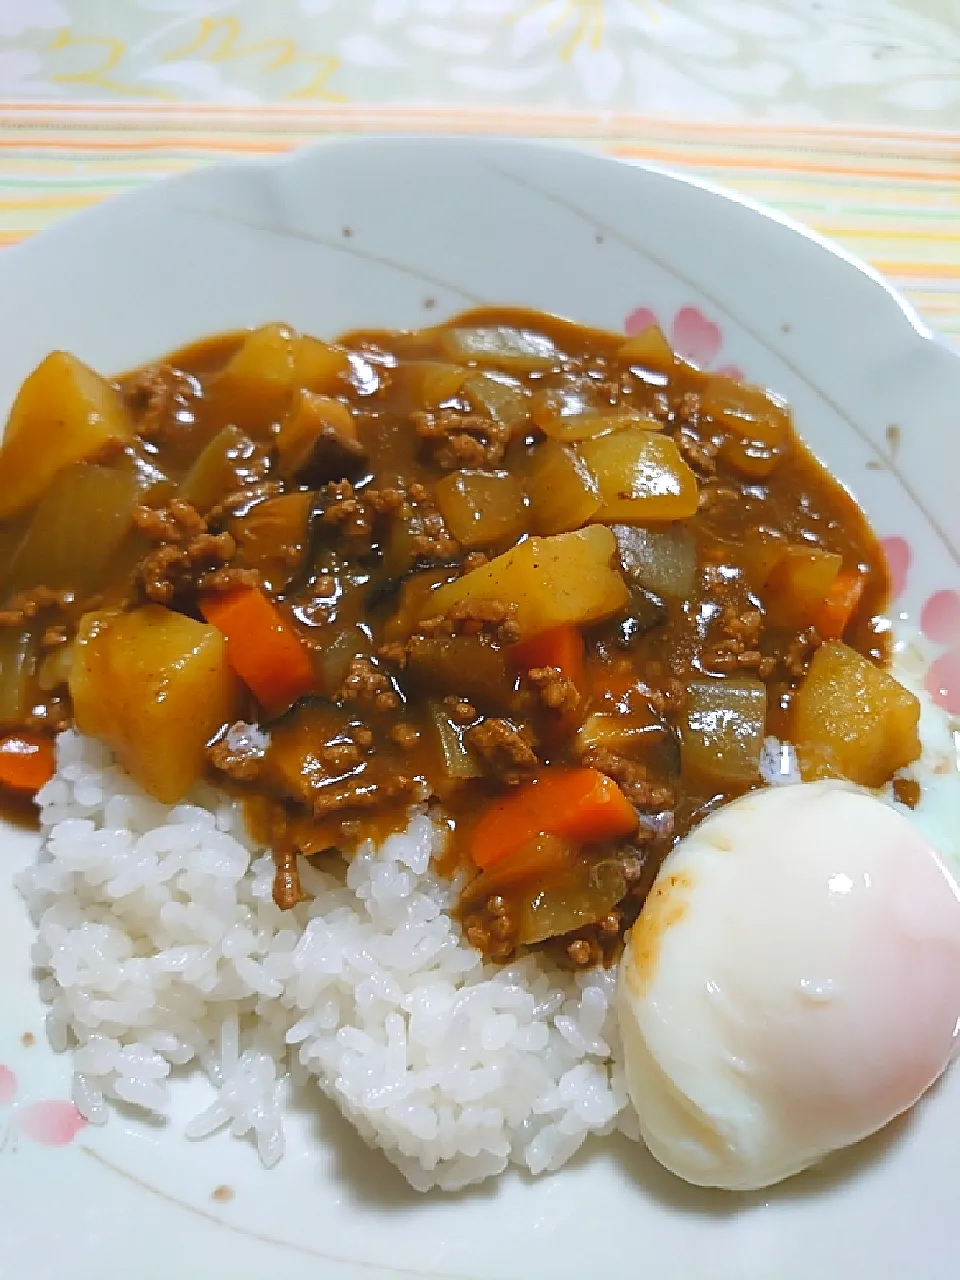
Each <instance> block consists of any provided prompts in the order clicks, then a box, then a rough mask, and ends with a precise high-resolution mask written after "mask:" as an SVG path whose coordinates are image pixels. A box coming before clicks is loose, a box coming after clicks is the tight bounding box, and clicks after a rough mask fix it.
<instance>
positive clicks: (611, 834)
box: [470, 768, 638, 870]
mask: <svg viewBox="0 0 960 1280" xmlns="http://www.w3.org/2000/svg"><path fill="white" fill-rule="evenodd" d="M637 822H638V820H637V815H636V811H635V810H634V808H633V806H632V805H631V804H630V802H629V800H628V799H627V798H626V796H625V795H624V794H623V792H622V791H621V790H620V788H619V787H618V786H617V784H616V783H615V782H614V781H613V779H612V778H608V777H607V776H606V774H603V773H599V772H598V771H597V770H596V769H563V768H556V769H547V770H545V771H544V772H543V773H541V774H540V775H539V777H537V778H534V780H533V781H532V782H528V783H527V784H526V785H525V786H522V787H519V788H517V790H516V791H512V792H511V793H510V794H509V795H507V796H504V797H503V799H502V800H496V801H494V803H493V804H491V805H490V806H489V808H487V809H486V810H485V811H484V813H483V814H482V815H481V817H480V820H479V821H478V823H477V825H476V826H475V827H474V829H473V837H472V841H471V846H470V852H471V856H472V857H473V860H474V862H475V863H476V864H477V866H478V867H480V868H481V870H486V869H487V868H488V867H493V866H496V865H497V863H499V862H500V861H501V860H502V859H504V858H509V857H512V856H514V855H516V853H517V852H518V850H520V849H522V848H523V847H524V846H525V845H527V844H529V843H530V841H532V840H535V839H536V838H537V836H540V835H554V836H562V837H563V838H564V839H565V840H571V841H573V842H574V843H575V844H597V843H599V842H600V841H603V840H618V839H620V838H621V837H622V836H629V835H632V834H633V832H634V831H636V829H637Z"/></svg>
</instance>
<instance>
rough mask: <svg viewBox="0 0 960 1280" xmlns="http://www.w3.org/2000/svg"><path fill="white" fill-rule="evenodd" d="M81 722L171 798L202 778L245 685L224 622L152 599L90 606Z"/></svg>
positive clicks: (76, 699) (75, 674) (80, 686)
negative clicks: (116, 607) (105, 610)
mask: <svg viewBox="0 0 960 1280" xmlns="http://www.w3.org/2000/svg"><path fill="white" fill-rule="evenodd" d="M70 694H71V696H72V698H73V705H74V713H75V716H76V721H77V728H78V729H79V730H80V732H81V733H88V734H90V735H92V736H93V737H95V738H99V739H100V741H101V742H103V743H105V744H106V745H107V746H108V747H110V748H111V749H112V750H113V751H115V752H116V755H117V758H118V759H119V761H120V763H121V764H122V765H123V767H124V768H125V769H126V770H127V772H128V773H130V774H131V776H132V777H133V778H135V779H136V781H137V782H139V783H140V785H141V786H142V787H143V788H144V790H146V791H149V793H150V794H151V795H152V796H155V797H156V799H157V800H160V801H162V802H163V803H164V804H173V803H174V802H175V801H177V800H180V799H181V798H182V797H183V796H184V795H185V794H186V793H187V792H188V791H189V790H190V788H191V787H192V786H193V784H194V783H195V782H196V781H197V779H198V778H199V777H200V775H201V773H202V772H203V766H204V748H205V746H206V744H207V742H208V741H209V740H210V738H211V737H213V735H214V734H215V733H216V732H217V730H218V729H219V728H220V727H221V725H223V724H225V723H226V722H227V721H228V720H230V719H231V718H232V715H233V712H234V708H235V704H236V697H237V686H236V682H235V677H234V676H233V674H232V673H231V670H230V667H229V665H228V663H227V651H226V645H225V643H224V639H223V637H222V636H221V634H220V633H219V631H217V629H216V628H215V627H210V626H207V625H206V623H203V622H196V621H194V619H192V618H187V617H184V615H183V614H180V613H174V612H172V611H171V610H170V609H165V608H163V606H162V605H155V604H149V605H145V606H144V607H143V608H141V609H134V610H133V611H132V612H131V613H121V614H115V615H112V616H111V615H105V614H87V615H85V617H84V618H83V619H82V621H81V625H80V631H79V634H78V636H77V644H76V653H75V657H74V663H73V670H72V673H71V676H70Z"/></svg>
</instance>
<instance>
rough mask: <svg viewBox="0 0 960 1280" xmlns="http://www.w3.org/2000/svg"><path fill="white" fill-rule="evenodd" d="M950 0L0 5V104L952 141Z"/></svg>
mask: <svg viewBox="0 0 960 1280" xmlns="http://www.w3.org/2000/svg"><path fill="white" fill-rule="evenodd" d="M958 65H960V0H873V3H870V4H867V3H865V0H820V3H818V4H816V5H813V4H811V3H810V0H724V3H723V4H718V3H717V2H716V0H270V4H269V5H265V4H263V3H262V2H261V0H110V3H109V4H105V3H101V4H91V3H90V0H29V3H28V0H0V94H6V95H7V96H10V97H38V96H50V97H64V96H69V97H76V98H88V99H91V98H98V99H104V98H106V99H123V98H126V99H131V100H143V99H145V98H146V99H149V98H151V97H158V98H161V97H162V98H167V99H171V98H173V99H180V100H184V101H189V100H191V99H194V100H197V99H202V100H205V101H222V102H257V101H284V100H288V99H296V100H311V99H312V100H318V101H322V100H324V99H335V100H339V101H342V100H344V99H346V100H353V101H359V102H369V103H375V102H404V101H406V102H411V103H412V102H416V103H437V104H445V103H449V104H450V105H451V106H456V105H466V104H468V103H470V104H483V103H503V102H504V101H509V102H512V103H513V104H515V105H517V106H544V107H551V108H568V109H577V108H583V107H598V106H599V107H610V108H613V109H617V108H622V109H632V110H639V111H646V112H653V113H664V114H667V115H671V116H675V117H687V118H690V117H697V116H700V117H702V116H709V117H716V118H720V119H727V120H734V119H738V118H757V117H761V118H762V117H766V118H768V119H775V120H795V121H797V122H807V121H812V120H828V121H832V122H834V123H861V124H863V123H866V124H876V125H882V124H890V125H896V126H901V125H910V124H914V125H918V126H921V127H925V128H931V127H941V128H947V129H949V128H957V127H960V75H958V72H957V68H958Z"/></svg>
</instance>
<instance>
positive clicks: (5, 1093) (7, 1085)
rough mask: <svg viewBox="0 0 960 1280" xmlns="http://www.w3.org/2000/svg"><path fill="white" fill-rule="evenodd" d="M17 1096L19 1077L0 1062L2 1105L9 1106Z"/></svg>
mask: <svg viewBox="0 0 960 1280" xmlns="http://www.w3.org/2000/svg"><path fill="white" fill-rule="evenodd" d="M16 1096H17V1077H16V1076H15V1075H14V1073H13V1072H12V1071H11V1070H10V1068H9V1067H5V1066H4V1065H3V1063H2V1062H0V1107H9V1105H10V1103H11V1102H12V1101H13V1100H14V1098H15V1097H16Z"/></svg>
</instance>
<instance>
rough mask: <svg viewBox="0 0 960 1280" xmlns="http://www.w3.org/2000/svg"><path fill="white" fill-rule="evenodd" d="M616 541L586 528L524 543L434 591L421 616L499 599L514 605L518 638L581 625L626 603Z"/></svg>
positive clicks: (605, 533) (607, 532)
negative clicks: (481, 601)
mask: <svg viewBox="0 0 960 1280" xmlns="http://www.w3.org/2000/svg"><path fill="white" fill-rule="evenodd" d="M616 553H617V540H616V538H615V537H614V536H613V534H612V533H611V532H610V530H609V529H606V528H604V527H603V526H602V525H591V526H590V527H589V528H587V529H578V530H577V531H576V532H575V533H559V534H557V535H556V536H555V537H553V538H528V539H527V541H526V542H521V543H520V545H519V546H516V547H512V548H511V549H510V550H509V551H506V552H504V554H503V555H502V556H497V558H496V559H495V560H491V561H490V563H489V564H485V565H483V566H482V568H480V569H474V570H473V572H472V573H468V574H466V575H465V576H464V577H462V578H457V579H456V580H455V581H454V582H448V583H446V585H444V586H442V587H438V588H437V590H436V591H434V592H432V593H431V594H430V595H429V596H428V597H427V600H426V603H425V605H424V607H423V609H422V616H423V617H427V616H428V615H429V616H435V615H437V614H442V613H446V612H448V610H450V609H451V608H453V606H454V605H456V604H460V603H461V602H464V603H468V602H470V601H479V600H501V601H503V602H504V603H505V604H515V605H516V606H517V612H516V622H517V625H518V626H519V628H520V637H519V638H520V639H525V638H526V637H527V636H532V635H536V634H537V633H538V632H540V631H546V630H547V629H548V628H550V627H560V626H564V625H565V624H567V623H573V624H575V625H585V624H586V623H589V622H599V621H600V620H601V619H602V618H609V617H610V616H611V615H612V614H614V613H617V612H618V611H619V610H620V609H622V608H623V606H624V605H625V604H626V603H627V600H628V598H629V593H628V591H627V586H626V583H625V582H624V580H623V578H622V577H621V576H620V574H619V573H618V571H617V570H616V569H615V568H614V567H613V565H614V562H615V559H614V558H615V556H616Z"/></svg>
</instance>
